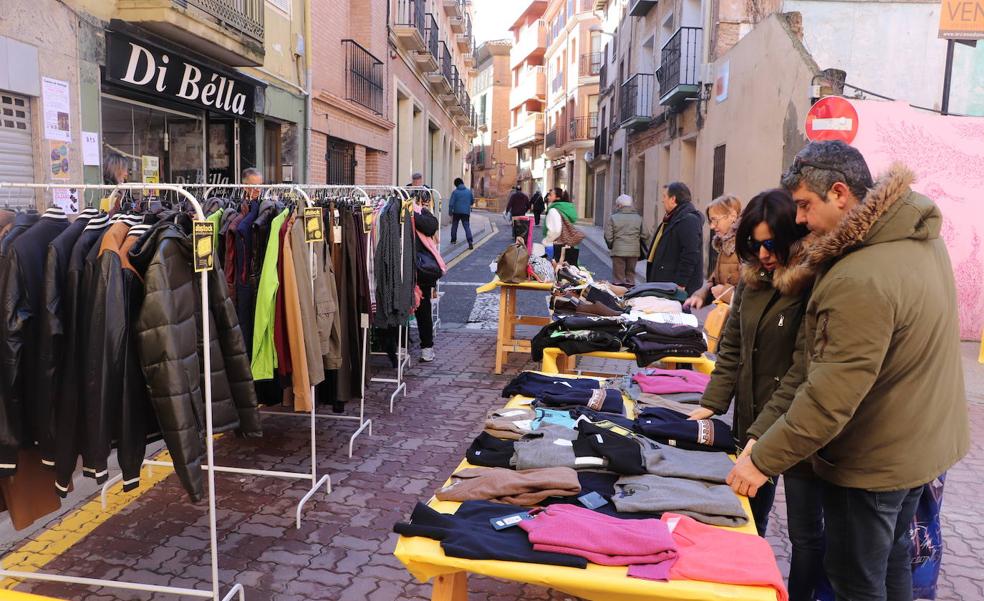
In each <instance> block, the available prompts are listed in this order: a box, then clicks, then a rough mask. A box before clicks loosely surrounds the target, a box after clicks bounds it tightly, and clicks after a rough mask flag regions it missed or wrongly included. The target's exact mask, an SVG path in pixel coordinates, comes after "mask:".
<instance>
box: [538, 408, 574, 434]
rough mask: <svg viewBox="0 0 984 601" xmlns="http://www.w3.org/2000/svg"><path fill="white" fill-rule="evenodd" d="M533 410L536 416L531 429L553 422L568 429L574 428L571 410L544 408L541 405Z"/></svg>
mask: <svg viewBox="0 0 984 601" xmlns="http://www.w3.org/2000/svg"><path fill="white" fill-rule="evenodd" d="M533 411H534V413H535V414H536V418H534V419H533V430H536V429H538V428H539V427H540V426H541V425H542V424H555V425H557V426H563V427H565V428H568V429H570V430H573V429H574V424H575V422H576V420H575V418H574V417H572V416H571V412H570V411H569V410H566V409H544V408H542V407H538V408H536V409H534V410H533Z"/></svg>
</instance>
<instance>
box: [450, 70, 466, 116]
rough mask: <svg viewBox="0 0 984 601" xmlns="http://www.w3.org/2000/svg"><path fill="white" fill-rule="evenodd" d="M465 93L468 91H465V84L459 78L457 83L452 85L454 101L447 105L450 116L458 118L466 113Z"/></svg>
mask: <svg viewBox="0 0 984 601" xmlns="http://www.w3.org/2000/svg"><path fill="white" fill-rule="evenodd" d="M467 95H468V93H467V92H465V84H464V82H463V81H461V80H460V79H459V80H458V84H457V85H456V86H455V87H454V102H452V103H451V104H450V106H448V112H450V113H451V116H452V117H455V118H458V117H461V116H463V115H464V116H467V115H468V113H467V112H466V111H465V96H467Z"/></svg>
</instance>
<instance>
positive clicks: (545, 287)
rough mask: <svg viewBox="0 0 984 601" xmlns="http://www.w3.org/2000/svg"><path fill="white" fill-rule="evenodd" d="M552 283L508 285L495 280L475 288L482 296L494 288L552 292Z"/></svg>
mask: <svg viewBox="0 0 984 601" xmlns="http://www.w3.org/2000/svg"><path fill="white" fill-rule="evenodd" d="M553 287H554V283H553V282H520V283H518V284H510V283H508V282H503V281H502V280H500V279H498V278H496V279H494V280H492V281H491V282H489V283H487V284H482V285H481V286H479V287H478V288H475V292H476V293H477V294H484V293H486V292H492V291H493V290H495V289H496V288H523V289H526V290H553Z"/></svg>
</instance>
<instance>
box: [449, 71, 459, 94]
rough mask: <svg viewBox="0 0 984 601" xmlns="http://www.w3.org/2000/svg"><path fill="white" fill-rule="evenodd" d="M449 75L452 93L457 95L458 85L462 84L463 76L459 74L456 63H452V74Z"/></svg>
mask: <svg viewBox="0 0 984 601" xmlns="http://www.w3.org/2000/svg"><path fill="white" fill-rule="evenodd" d="M447 77H448V83H449V84H451V93H452V94H454V95H455V96H457V95H458V86H459V85H460V84H461V78H460V77H459V76H458V67H457V66H456V65H451V74H450V75H448V76H447Z"/></svg>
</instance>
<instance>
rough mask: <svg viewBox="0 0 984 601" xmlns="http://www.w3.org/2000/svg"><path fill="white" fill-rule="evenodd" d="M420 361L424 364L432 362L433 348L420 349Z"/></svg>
mask: <svg viewBox="0 0 984 601" xmlns="http://www.w3.org/2000/svg"><path fill="white" fill-rule="evenodd" d="M420 360H421V361H424V362H426V363H430V362H431V361H433V360H434V348H433V347H431V348H423V349H420Z"/></svg>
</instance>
